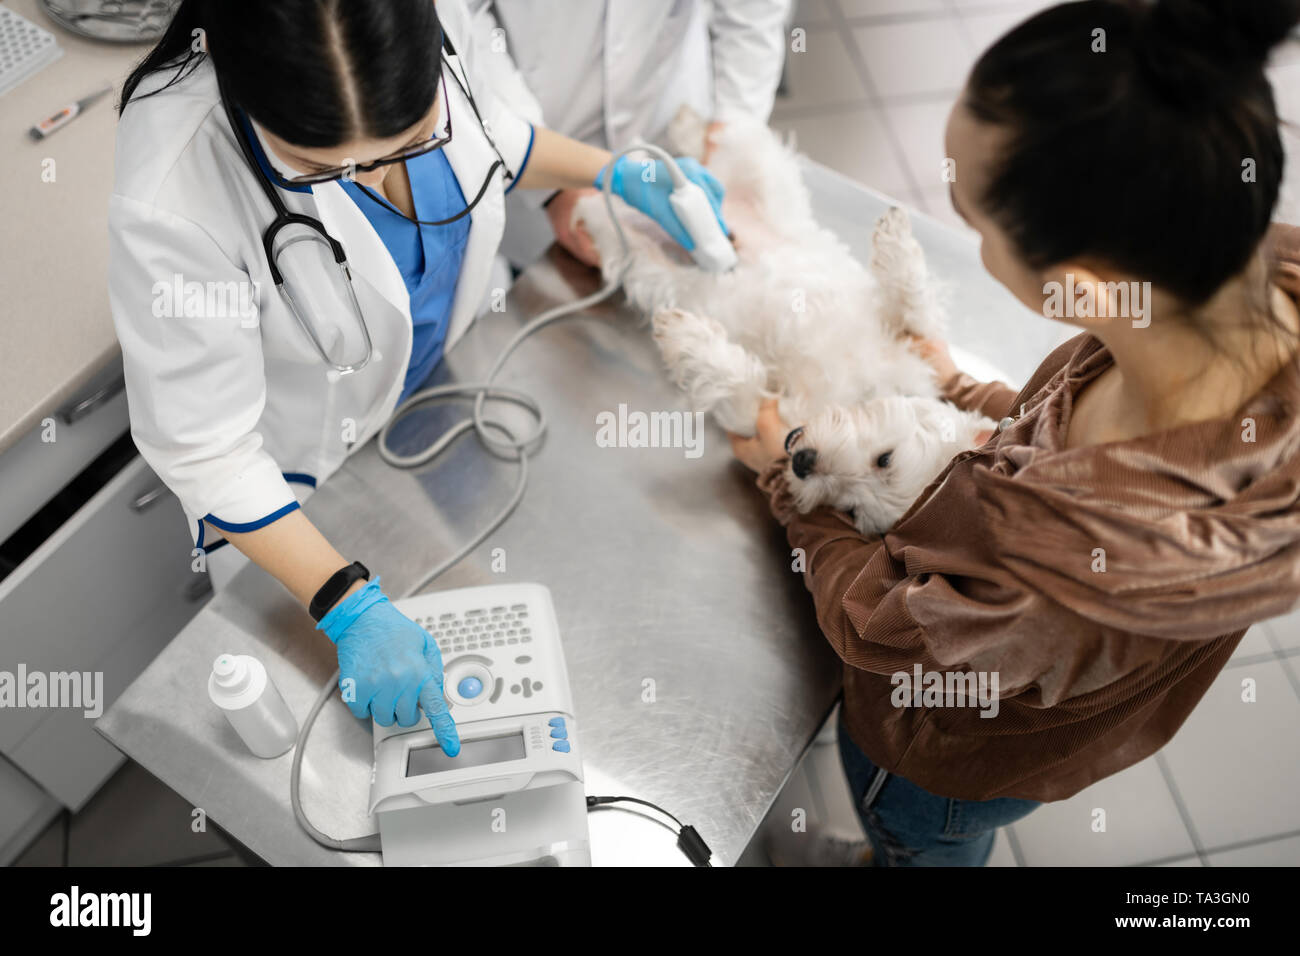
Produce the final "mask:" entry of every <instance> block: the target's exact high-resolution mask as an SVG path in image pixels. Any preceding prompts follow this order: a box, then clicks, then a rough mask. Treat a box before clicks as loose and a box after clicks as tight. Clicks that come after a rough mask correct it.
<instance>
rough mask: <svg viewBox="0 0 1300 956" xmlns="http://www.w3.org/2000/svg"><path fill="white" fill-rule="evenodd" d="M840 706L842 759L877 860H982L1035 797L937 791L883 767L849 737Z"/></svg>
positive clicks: (1032, 805)
mask: <svg viewBox="0 0 1300 956" xmlns="http://www.w3.org/2000/svg"><path fill="white" fill-rule="evenodd" d="M843 713H844V708H843V707H842V706H841V708H840V719H839V743H840V762H841V763H843V764H844V773H845V774H846V775H847V776H848V779H849V792H850V793H851V794H852V795H853V805H854V807H855V808H856V809H857V811H858V819H860V820H861V821H862V827H863V829H865V830H866V831H867V839H869V840H870V841H871V847H872V850H873V851H874V855H873V857H872V865H873V866H983V865H984V864H985V863H987V862H988V858H989V855H990V854H991V853H992V852H993V841H994V839H995V838H996V836H997V828H998V827H1003V826H1006V825H1007V824H1008V823H1014V822H1015V821H1016V820H1019V819H1020V818H1021V817H1024V816H1027V815H1028V814H1029V813H1030V812H1031V811H1033V810H1034V809H1035V808H1036V807H1037V806H1038V805H1039V804H1038V802H1037V801H1034V800H1018V799H1015V798H1013V797H998V798H997V799H994V800H957V799H954V798H952V797H936V796H935V795H934V794H932V793H929V792H928V791H925V790H922V789H921V788H920V787H918V786H917V785H916V784H914V783H912V782H911V781H910V780H905V779H903V778H902V777H899V776H895V775H894V774H891V773H889V772H887V771H885V770H881V769H880V768H879V767H877V766H876V765H875V764H873V763H872V762H871V760H870V758H868V757H867V755H866V754H864V753H863V752H862V751H861V750H860V749H859V748H858V745H857V744H855V743H854V742H853V739H852V738H851V737H849V732H848V729H847V728H846V727H845V726H844V716H843Z"/></svg>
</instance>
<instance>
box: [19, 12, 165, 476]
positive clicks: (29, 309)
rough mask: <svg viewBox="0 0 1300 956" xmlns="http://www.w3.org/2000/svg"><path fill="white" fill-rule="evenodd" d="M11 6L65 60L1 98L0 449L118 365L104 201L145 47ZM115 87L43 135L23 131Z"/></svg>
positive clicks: (30, 78)
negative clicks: (121, 116) (130, 78)
mask: <svg viewBox="0 0 1300 956" xmlns="http://www.w3.org/2000/svg"><path fill="white" fill-rule="evenodd" d="M7 6H9V7H10V8H12V9H13V10H14V12H16V13H19V14H21V15H22V16H24V17H26V18H27V19H28V20H30V21H32V22H33V23H35V24H36V25H37V26H39V27H42V28H43V29H45V30H48V31H49V32H51V33H53V34H54V35H55V37H57V38H58V42H59V46H61V47H62V48H63V50H64V54H63V56H62V57H60V58H59V59H58V60H56V61H55V62H53V63H51V64H50V65H49V66H47V67H45V68H44V69H42V70H41V71H40V72H39V73H36V74H34V75H33V76H30V77H28V78H27V79H26V80H24V81H23V82H22V83H20V84H19V85H18V86H17V87H15V88H14V89H12V90H10V91H9V92H8V93H6V94H4V97H3V100H0V177H3V181H4V182H5V184H6V189H5V198H4V206H3V209H4V228H3V229H0V309H2V310H3V312H2V313H0V314H2V315H3V321H0V359H2V360H3V361H4V375H3V376H0V452H3V451H5V449H7V448H9V446H11V445H13V444H14V443H15V442H16V441H18V439H19V438H20V437H22V435H24V434H25V433H26V432H27V431H28V430H29V429H31V428H32V427H33V426H35V425H36V424H37V423H38V422H39V421H40V420H41V418H42V417H43V416H45V415H48V414H49V413H50V412H52V411H53V410H54V409H55V408H56V407H58V406H59V405H61V404H62V403H64V402H65V401H67V400H68V399H69V398H72V397H74V396H76V395H77V394H79V390H80V389H82V388H83V387H85V386H86V384H87V383H88V382H90V380H91V379H92V378H94V376H95V374H96V373H97V372H100V371H101V370H103V369H104V368H105V367H107V366H108V365H109V364H110V363H112V362H115V361H117V360H118V357H119V356H120V355H121V352H120V351H119V349H118V346H117V339H116V337H115V336H114V334H113V320H112V316H111V315H110V313H109V308H108V289H107V284H106V277H107V275H108V194H109V192H110V191H111V190H112V187H113V144H114V142H115V131H116V127H117V110H116V105H117V95H118V91H120V89H121V82H122V80H123V78H124V77H125V76H126V74H127V72H128V71H129V70H130V68H131V64H132V63H133V62H134V61H135V60H137V59H139V58H140V57H141V56H143V55H144V53H145V52H146V50H147V49H148V47H147V46H141V45H136V44H128V45H117V44H108V43H96V42H94V41H93V40H84V39H82V38H80V37H76V36H73V35H72V34H70V33H68V32H67V31H65V30H62V29H60V28H59V27H57V26H55V25H54V24H53V23H52V22H51V20H50V18H49V17H47V16H46V15H45V14H44V12H43V11H41V10H40V9H39V7H38V5H37V3H36V0H9V2H8V3H7ZM109 83H112V84H113V85H114V92H113V95H112V96H106V97H104V98H103V99H101V100H99V101H98V102H96V103H94V104H92V105H91V106H90V107H89V108H88V109H87V110H86V112H85V113H84V114H83V115H81V116H78V117H77V118H76V119H74V120H73V121H72V122H71V123H69V124H68V125H67V126H66V127H65V128H63V129H61V130H59V131H58V132H56V133H54V134H53V135H52V136H50V137H49V138H48V139H43V140H40V141H33V140H31V139H29V138H28V136H27V129H28V127H30V126H32V125H33V124H35V123H36V122H37V121H39V120H41V119H43V118H44V117H46V116H49V115H51V114H53V113H54V112H56V111H57V110H59V109H61V108H62V107H64V106H66V105H68V104H69V103H73V102H75V101H77V100H79V99H81V98H82V97H84V96H86V95H88V94H90V93H93V92H94V91H95V90H96V89H99V88H101V87H103V86H106V85H108V84H109Z"/></svg>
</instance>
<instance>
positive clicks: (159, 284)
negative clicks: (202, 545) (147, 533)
mask: <svg viewBox="0 0 1300 956" xmlns="http://www.w3.org/2000/svg"><path fill="white" fill-rule="evenodd" d="M249 282H250V279H249V277H248V274H247V273H246V272H245V271H244V270H243V269H241V268H240V267H239V266H237V265H236V264H235V263H233V262H231V261H230V259H229V258H228V257H227V256H226V254H225V253H224V252H223V251H222V249H221V248H220V247H219V246H218V245H217V243H216V242H215V241H214V240H213V239H212V237H211V236H209V235H208V233H207V232H205V231H204V230H203V229H202V228H201V227H200V226H199V225H197V224H196V223H194V222H191V221H189V220H187V219H184V218H182V217H180V216H177V215H175V214H173V213H170V212H167V211H166V210H163V209H159V208H157V207H155V206H153V205H150V204H149V203H144V202H140V201H138V200H134V199H129V198H127V197H124V196H121V195H114V196H112V197H111V199H110V200H109V301H110V305H111V308H112V313H113V323H114V325H115V327H116V330H117V337H118V340H119V342H120V343H121V346H122V359H123V365H124V367H125V371H126V389H127V403H128V406H129V409H130V416H131V436H132V438H133V439H134V440H135V444H136V447H137V448H139V449H140V454H141V455H143V456H144V459H145V461H147V462H148V463H149V465H150V467H151V468H153V470H154V471H156V472H157V473H158V476H159V477H160V478H161V479H162V480H163V482H164V483H165V484H166V485H167V487H168V488H170V489H171V490H172V491H173V492H174V493H175V494H176V496H177V497H178V498H179V499H180V502H181V505H182V506H183V507H184V509H185V511H186V512H187V513H188V514H189V515H190V516H191V517H193V518H204V519H205V520H207V521H208V522H209V523H211V524H213V525H214V526H215V527H218V528H221V529H222V530H224V531H251V530H255V529H256V528H258V527H261V526H264V525H266V524H269V523H270V522H271V521H274V520H276V519H277V518H279V517H282V516H283V515H285V514H288V513H289V512H290V511H292V510H294V509H295V508H297V507H298V503H297V500H296V498H295V496H294V494H293V491H292V490H291V488H290V487H289V484H288V482H286V481H285V479H284V476H283V474H282V473H281V471H280V467H279V466H278V465H277V464H276V462H275V461H274V460H273V459H272V458H271V456H270V455H269V454H268V453H267V452H266V451H265V450H264V449H263V447H262V436H261V434H260V433H259V432H258V431H257V424H258V421H259V419H260V418H261V415H262V410H263V407H264V405H265V402H266V377H265V373H264V368H263V363H262V337H261V333H260V331H259V329H258V327H257V314H256V309H255V308H254V309H252V310H245V309H240V308H232V307H230V306H229V303H230V302H231V301H232V300H231V298H230V296H231V295H237V294H238V292H237V291H236V290H238V289H241V288H242V289H245V290H247V289H248V288H249V285H248V283H249ZM186 283H202V284H203V285H191V286H190V289H191V290H199V289H203V290H207V289H213V290H220V291H221V292H222V293H223V295H224V301H225V302H226V303H228V304H227V306H225V307H214V304H215V302H216V300H215V298H208V297H207V296H203V295H194V294H184V290H185V284H186ZM178 287H179V288H180V289H181V290H182V292H183V295H182V296H181V297H180V301H177V298H178V297H177V296H176V295H175V291H176V289H177V288H178ZM201 299H202V301H200V300H201ZM236 301H237V300H236ZM250 311H251V314H249V312H250ZM193 530H194V529H192V531H193Z"/></svg>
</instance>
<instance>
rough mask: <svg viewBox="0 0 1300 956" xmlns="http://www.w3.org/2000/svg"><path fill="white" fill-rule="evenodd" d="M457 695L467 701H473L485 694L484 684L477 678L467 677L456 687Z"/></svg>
mask: <svg viewBox="0 0 1300 956" xmlns="http://www.w3.org/2000/svg"><path fill="white" fill-rule="evenodd" d="M456 693H458V694H460V696H461V697H464V698H465V699H466V700H473V699H474V698H475V697H477V696H478V695H479V694H481V693H483V682H482V681H481V680H479V679H478V678H477V677H465V678H462V679H461V682H460V683H459V684H457V685H456Z"/></svg>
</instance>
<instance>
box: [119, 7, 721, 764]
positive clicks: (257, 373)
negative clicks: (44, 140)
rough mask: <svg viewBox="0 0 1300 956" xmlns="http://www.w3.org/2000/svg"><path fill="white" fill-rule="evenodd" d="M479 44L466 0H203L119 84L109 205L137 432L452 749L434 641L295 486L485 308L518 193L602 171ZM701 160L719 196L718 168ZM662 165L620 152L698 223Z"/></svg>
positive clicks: (639, 185)
mask: <svg viewBox="0 0 1300 956" xmlns="http://www.w3.org/2000/svg"><path fill="white" fill-rule="evenodd" d="M471 44H472V34H471V31H470V29H469V22H468V15H467V14H466V12H465V8H464V6H463V3H462V2H461V0H440V2H439V3H438V4H437V6H436V8H435V5H434V3H433V0H275V2H274V3H266V2H263V0H184V2H183V3H182V4H181V5H180V7H179V9H178V10H177V13H176V16H175V19H174V21H173V22H172V24H171V25H170V27H169V29H168V30H167V32H166V34H165V35H164V36H163V38H162V40H161V41H160V42H159V44H158V46H157V47H156V48H155V49H154V50H153V51H152V52H150V53H149V54H148V55H147V56H146V58H145V59H144V61H143V62H142V63H141V64H140V65H139V66H138V67H137V68H136V70H135V71H134V72H133V73H132V74H131V76H130V77H129V78H128V80H127V82H126V85H125V88H124V91H123V96H122V116H121V121H120V125H119V129H118V141H117V157H116V183H115V188H114V192H113V195H112V198H111V201H110V232H111V259H110V277H109V289H110V297H111V302H112V309H113V317H114V322H115V324H116V328H117V333H118V338H119V339H120V341H121V345H122V352H123V358H124V363H125V369H126V379H127V395H128V401H129V405H130V412H131V432H132V435H133V437H134V439H135V442H136V445H137V446H138V447H139V449H140V452H141V454H142V455H143V456H144V458H145V460H146V461H148V463H149V464H150V465H151V466H152V467H153V469H154V470H155V471H156V472H157V473H158V475H159V476H160V477H161V478H162V479H163V481H164V482H165V483H166V484H167V485H168V487H169V488H170V489H171V490H172V491H174V492H175V493H176V495H177V497H178V498H179V499H180V502H181V505H182V506H183V508H184V509H185V512H186V514H187V517H188V519H189V522H190V525H191V530H192V534H193V536H194V539H195V543H196V546H197V547H199V548H208V547H211V544H212V541H213V539H214V538H215V537H218V536H221V535H224V537H225V539H226V540H227V541H229V542H230V543H231V544H233V545H234V547H235V548H237V549H238V550H239V551H240V552H242V553H243V554H245V555H247V556H248V557H249V558H251V559H252V560H253V561H254V562H256V563H257V564H259V565H260V566H261V567H262V568H264V569H265V570H267V571H268V572H270V573H271V574H272V575H274V576H275V577H276V578H277V579H279V581H280V582H281V583H282V584H283V585H284V586H285V587H286V588H287V589H288V590H289V591H290V592H291V593H292V594H293V595H294V596H295V597H297V598H298V600H299V601H301V602H302V603H303V604H304V605H305V606H307V607H308V608H309V609H310V611H311V613H312V615H313V616H314V617H315V618H316V619H317V621H319V625H318V628H319V629H320V630H323V631H324V632H325V633H326V634H327V635H328V636H329V638H330V639H331V640H332V641H334V642H335V644H336V645H337V651H338V658H339V666H340V669H341V678H340V684H341V686H342V687H343V688H344V690H345V694H344V699H345V700H347V701H348V703H349V706H350V707H351V709H352V712H353V713H354V714H355V715H357V716H358V717H363V716H366V715H367V714H370V715H373V717H374V719H375V720H376V721H378V722H379V723H380V724H383V725H389V724H391V723H393V721H394V720H396V721H397V722H398V723H399V724H401V725H403V726H410V725H412V724H414V723H415V721H416V720H417V717H418V715H417V705H421V706H423V707H424V709H425V712H426V714H427V716H428V717H429V718H430V720H431V722H432V724H433V726H434V729H435V730H436V731H437V732H438V738H439V740H440V742H441V743H442V745H443V747H444V748H445V749H446V750H447V751H448V753H450V754H455V753H457V752H458V751H459V741H458V739H457V736H456V731H455V726H454V724H453V722H452V720H451V718H450V716H449V715H448V713H447V707H446V704H445V702H444V700H443V695H442V680H443V677H442V661H441V657H440V655H439V653H438V648H437V645H436V644H435V643H434V642H433V641H432V640H431V639H429V637H428V635H427V634H426V633H425V632H424V631H423V630H422V629H421V628H420V627H419V626H417V625H416V624H415V623H414V622H412V621H410V620H409V619H407V618H406V617H404V616H403V615H402V614H400V613H399V612H398V611H397V610H396V609H395V608H394V607H393V606H392V605H391V604H390V603H388V601H387V599H386V598H385V597H384V595H383V592H382V591H381V590H380V588H379V582H378V579H375V580H368V578H369V573H368V571H366V569H365V568H364V566H362V565H361V564H360V563H351V564H350V563H349V561H348V560H347V559H345V558H344V557H343V556H342V555H341V554H340V553H339V552H338V551H336V550H335V549H334V548H333V547H332V546H331V545H330V543H329V542H328V541H326V540H325V539H324V537H323V536H322V535H321V534H320V533H319V532H318V531H317V530H316V528H315V527H313V525H312V524H311V522H310V521H308V520H307V518H306V517H305V516H304V515H303V513H302V512H301V511H300V510H298V507H299V501H298V497H297V495H295V487H296V488H297V490H298V493H299V494H304V495H305V494H306V493H309V491H310V489H311V488H314V487H315V485H316V483H317V482H319V481H323V480H324V479H325V478H327V477H328V476H329V475H330V474H331V473H332V472H334V471H335V469H337V468H338V467H339V465H340V464H342V462H343V461H344V459H345V458H346V457H347V455H348V454H349V452H350V451H351V450H352V449H354V448H357V447H359V446H360V445H363V444H364V443H365V442H366V441H367V440H369V439H370V438H371V437H372V436H373V435H374V434H375V433H376V432H377V431H378V430H379V429H380V428H381V427H382V426H383V424H384V423H385V422H386V421H387V419H388V418H389V416H390V415H391V413H392V412H393V409H394V408H395V407H396V405H397V404H398V402H399V401H400V400H401V399H402V398H403V397H405V396H406V395H408V394H410V393H411V392H413V391H414V390H416V388H417V387H418V386H419V385H420V384H421V383H422V382H423V381H424V380H425V378H426V377H427V376H428V375H429V374H430V372H431V371H432V370H433V368H434V366H435V365H437V363H438V361H439V359H440V358H441V356H442V354H443V352H444V351H445V350H446V349H447V348H450V347H451V346H452V345H453V344H454V343H455V342H456V340H457V339H458V338H459V337H460V336H461V335H462V334H463V333H464V332H465V330H466V327H467V326H468V325H469V324H470V322H471V321H472V320H473V318H474V316H475V315H476V314H477V313H478V312H479V311H480V310H481V306H482V305H483V304H485V299H486V298H487V296H488V294H489V291H490V287H491V285H492V282H491V270H492V266H493V259H494V256H495V253H496V250H497V246H498V243H499V242H500V239H501V234H502V226H503V219H504V212H503V202H504V194H505V193H506V192H508V191H509V190H511V189H514V188H524V189H534V188H536V189H549V190H555V189H566V188H575V187H585V186H590V185H592V184H593V183H603V177H604V176H605V175H606V174H607V172H606V171H607V166H608V164H609V162H610V154H609V153H608V152H606V151H605V150H601V149H597V148H594V147H591V146H587V145H584V144H581V143H577V142H575V141H573V140H570V139H567V138H565V137H562V136H559V135H558V134H555V133H552V132H550V131H548V130H545V129H542V128H534V127H533V126H531V125H529V124H528V123H526V122H524V121H523V120H521V119H519V118H518V117H516V116H514V115H512V114H511V113H510V112H509V111H508V110H506V109H505V108H503V107H502V106H501V105H500V104H499V103H497V102H496V101H495V100H494V99H493V98H492V96H491V95H490V90H491V84H490V83H488V82H481V81H482V80H483V79H484V78H483V77H482V76H479V75H478V74H476V72H475V70H476V69H480V68H489V67H491V66H492V65H493V63H492V61H493V55H492V54H491V53H490V52H489V51H483V54H482V56H479V55H478V54H477V52H476V51H475V50H473V49H471V48H470V47H471ZM475 94H477V96H476V95H475ZM682 165H683V170H684V171H685V172H686V173H687V175H688V176H690V177H691V178H692V179H693V180H695V181H696V182H698V183H700V184H701V185H703V186H704V187H705V190H706V192H708V193H709V194H710V196H711V198H712V199H713V200H714V202H715V209H716V208H717V204H718V203H719V202H720V200H721V188H720V187H719V186H718V184H717V183H716V181H714V180H713V178H712V177H711V176H709V175H708V173H707V172H705V171H704V170H703V169H702V168H701V167H700V166H699V165H698V164H692V163H691V162H690V161H688V160H687V161H683V164H682ZM649 178H650V177H645V176H643V175H642V167H641V164H640V162H639V161H635V160H630V159H626V158H625V160H623V161H620V162H619V163H618V164H615V165H614V167H613V172H612V184H611V188H612V189H613V191H614V192H616V193H618V194H619V195H620V196H622V197H623V198H624V199H626V200H627V201H628V202H629V203H630V204H631V205H633V206H634V207H636V208H638V209H640V210H641V211H643V212H645V213H647V214H649V215H651V216H652V217H654V218H655V219H656V220H657V221H658V222H659V223H660V224H661V225H662V226H663V227H664V228H665V229H666V230H667V231H668V232H669V233H670V234H672V235H674V236H678V237H679V238H680V237H681V236H682V231H681V227H680V224H679V223H678V222H677V221H676V219H675V217H674V216H673V214H672V212H671V210H670V208H669V206H668V204H667V201H666V196H667V191H668V189H669V187H670V182H671V180H670V178H669V177H668V176H667V174H666V173H664V174H663V175H658V176H656V177H654V178H653V179H654V181H653V182H647V179H649ZM349 690H350V691H352V693H351V694H349V693H347V691H349Z"/></svg>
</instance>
